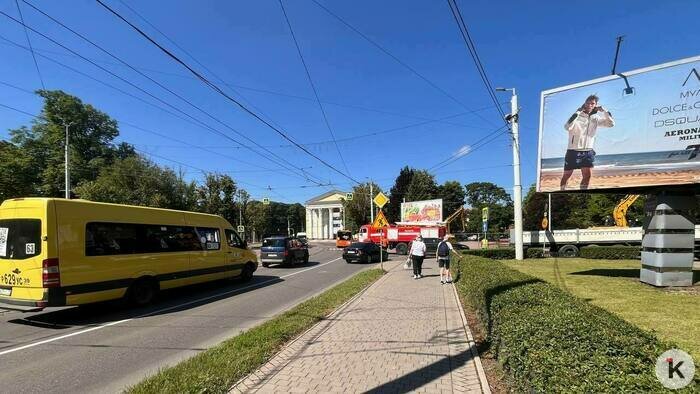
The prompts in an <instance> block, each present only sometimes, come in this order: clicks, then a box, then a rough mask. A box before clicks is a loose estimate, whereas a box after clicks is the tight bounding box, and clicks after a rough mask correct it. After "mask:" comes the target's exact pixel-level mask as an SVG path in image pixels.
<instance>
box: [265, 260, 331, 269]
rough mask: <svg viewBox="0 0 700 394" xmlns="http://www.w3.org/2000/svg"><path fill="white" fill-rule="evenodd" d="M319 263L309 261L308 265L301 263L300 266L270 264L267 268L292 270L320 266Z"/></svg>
mask: <svg viewBox="0 0 700 394" xmlns="http://www.w3.org/2000/svg"><path fill="white" fill-rule="evenodd" d="M319 264H321V263H319V262H318V261H309V262H308V263H300V264H277V263H274V264H270V265H269V266H268V267H267V268H282V269H290V268H307V267H313V266H316V265H319Z"/></svg>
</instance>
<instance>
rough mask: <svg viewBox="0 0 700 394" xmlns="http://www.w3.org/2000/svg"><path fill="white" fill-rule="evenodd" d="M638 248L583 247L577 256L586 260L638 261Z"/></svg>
mask: <svg viewBox="0 0 700 394" xmlns="http://www.w3.org/2000/svg"><path fill="white" fill-rule="evenodd" d="M639 253H640V249H639V246H584V247H583V248H581V250H580V253H579V256H580V257H582V258H586V259H604V260H634V259H639Z"/></svg>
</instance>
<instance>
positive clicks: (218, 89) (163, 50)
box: [95, 0, 360, 184]
mask: <svg viewBox="0 0 700 394" xmlns="http://www.w3.org/2000/svg"><path fill="white" fill-rule="evenodd" d="M95 1H96V2H97V3H99V4H100V5H101V6H102V7H104V8H105V9H107V10H108V11H109V12H111V13H112V14H113V15H115V16H116V17H117V18H119V19H120V20H122V21H123V22H124V23H126V24H127V25H129V26H130V27H131V28H132V29H134V30H135V31H136V32H137V33H138V34H140V35H141V36H142V37H144V38H145V39H146V40H148V41H149V42H150V43H151V44H153V45H155V46H156V47H157V48H158V49H160V50H161V51H162V52H163V53H165V54H166V55H167V56H168V57H170V58H171V59H173V60H174V61H175V62H177V63H179V64H180V65H182V66H183V67H185V68H186V69H187V70H188V71H190V72H191V73H192V74H193V75H195V76H197V77H198V78H199V80H200V81H202V83H204V84H205V85H206V86H208V87H210V88H211V89H212V90H213V91H215V92H216V93H218V94H219V95H221V96H223V97H224V98H226V99H227V100H229V101H231V102H232V103H234V104H235V105H236V106H238V107H239V108H240V109H242V110H243V111H245V112H246V113H248V114H249V115H251V116H252V117H254V118H255V119H257V120H258V121H260V122H261V123H263V124H264V125H266V126H267V127H268V128H270V129H271V130H273V131H275V132H276V133H277V134H279V135H280V136H282V138H284V139H286V140H287V141H289V142H290V143H292V144H293V145H295V146H296V147H297V148H299V149H300V150H302V151H303V152H304V153H306V154H307V155H309V156H311V157H313V158H314V159H316V160H317V161H319V162H321V163H322V164H323V165H324V166H326V167H328V168H329V169H331V170H333V171H334V172H336V173H338V174H340V175H341V176H343V177H345V178H348V179H350V180H351V181H353V182H355V183H357V184H359V183H360V182H359V181H357V180H356V179H354V178H353V177H352V176H350V175H349V174H345V173H344V172H342V171H340V170H339V169H337V168H336V167H335V166H333V165H331V164H330V163H328V162H327V161H325V160H324V159H322V158H320V157H318V156H317V155H315V154H313V153H312V152H310V151H309V150H308V149H306V148H305V147H303V146H302V145H300V144H299V143H298V142H296V141H295V140H294V139H293V138H291V137H290V136H289V135H287V133H286V132H285V131H283V130H282V129H280V128H278V127H275V126H274V125H272V124H271V123H270V122H268V121H266V120H265V119H263V118H262V117H261V116H260V115H258V114H257V113H255V112H254V111H252V110H251V109H250V108H248V107H247V106H245V105H243V104H242V103H241V102H240V101H238V100H236V99H235V98H233V97H231V96H230V95H228V94H227V93H226V92H224V91H223V90H221V88H219V87H218V86H217V85H216V84H214V83H213V82H211V81H209V80H208V79H207V78H206V77H204V76H203V75H202V74H201V73H199V72H198V71H196V70H195V69H194V68H192V67H191V66H190V65H188V64H187V63H186V62H184V61H183V60H182V59H180V58H179V57H178V56H176V55H175V54H173V53H172V52H171V51H169V50H168V49H167V48H165V47H164V46H162V45H161V44H159V43H158V42H157V41H156V40H154V39H153V38H152V37H151V36H149V35H148V34H146V33H145V32H144V31H143V30H141V29H140V28H139V27H137V26H136V25H134V24H133V23H131V22H130V21H129V20H127V19H126V18H124V17H123V16H122V15H121V14H119V13H118V12H116V11H115V10H113V9H112V8H111V7H109V6H108V5H106V4H105V3H104V2H102V1H101V0H95Z"/></svg>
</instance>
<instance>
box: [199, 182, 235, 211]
mask: <svg viewBox="0 0 700 394" xmlns="http://www.w3.org/2000/svg"><path fill="white" fill-rule="evenodd" d="M237 191H238V186H237V185H236V182H235V181H234V180H233V179H232V178H231V177H230V176H228V175H221V174H207V175H206V176H205V177H204V184H202V185H201V186H199V187H197V210H198V211H200V212H206V213H211V214H214V215H219V216H223V217H224V218H225V219H226V220H228V221H229V222H231V223H234V222H235V219H236V218H238V210H237V209H236V193H237Z"/></svg>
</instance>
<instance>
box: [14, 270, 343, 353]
mask: <svg viewBox="0 0 700 394" xmlns="http://www.w3.org/2000/svg"><path fill="white" fill-rule="evenodd" d="M340 259H342V257H338V258H336V259H333V260H331V261H328V262H325V263H323V264H319V265H316V266H313V267H309V268H306V269H303V270H301V271H297V272H292V273H291V274H287V275H284V276H280V277H279V278H275V279H268V280H266V281H263V282H260V283H253V284H250V285H248V286H244V287H241V288H238V289H234V290H231V291H227V292H225V293H218V294H215V295H211V296H208V297H204V298H200V299H197V300H193V301H188V302H185V303H184V304H178V305H173V306H169V307H167V308H163V309H158V310H155V311H151V312H148V313H144V314H143V315H138V316H135V317H132V318H129V319H124V320H118V321H113V322H109V323H105V324H100V325H99V326H95V327H90V328H86V329H84V330H80V331H76V332H73V333H70V334H66V335H61V336H58V337H55V338H49V339H45V340H43V341H39V342H33V343H29V344H27V345H24V346H20V347H16V348H12V349H7V350H3V351H1V352H0V356H4V355H6V354H9V353H14V352H18V351H20V350H24V349H29V348H32V347H35V346H39V345H44V344H47V343H51V342H55V341H59V340H61V339H66V338H70V337H73V336H76V335H81V334H85V333H88V332H91V331H97V330H100V329H103V328H105V327H111V326H116V325H117V324H122V323H126V322H129V321H132V320H135V319H140V318H142V317H147V316H150V315H155V314H157V313H162V312H167V311H169V310H172V309H177V308H181V307H183V306H188V305H192V304H196V303H198V302H202V301H206V300H209V299H212V298H217V297H221V296H223V295H226V294H232V293H238V292H240V291H243V290H247V289H252V288H254V287H258V286H262V285H264V284H266V283H270V282H276V281H278V280H280V279H284V278H289V277H290V276H294V275H297V274H301V273H302V272H306V271H311V270H313V269H316V268H321V267H323V266H324V265H328V264H330V263H333V262H336V261H338V260H340Z"/></svg>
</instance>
